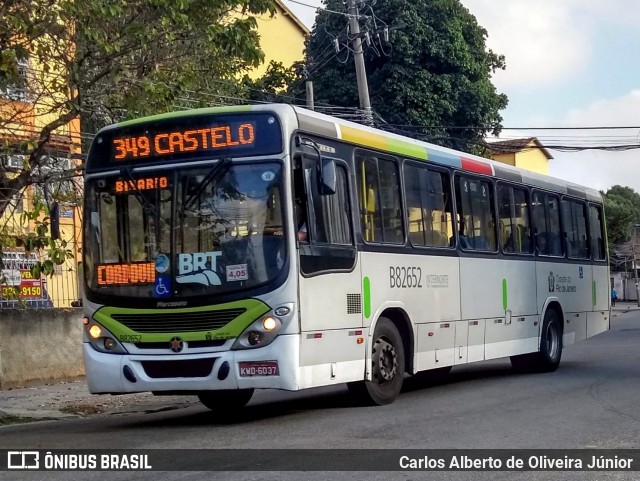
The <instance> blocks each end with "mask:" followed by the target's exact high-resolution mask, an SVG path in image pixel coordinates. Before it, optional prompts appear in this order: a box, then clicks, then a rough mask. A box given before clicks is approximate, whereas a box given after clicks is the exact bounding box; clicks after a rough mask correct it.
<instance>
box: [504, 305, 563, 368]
mask: <svg viewBox="0 0 640 481" xmlns="http://www.w3.org/2000/svg"><path fill="white" fill-rule="evenodd" d="M561 358H562V321H561V318H560V316H559V315H558V313H557V312H556V311H555V310H554V309H547V312H546V313H545V315H544V320H543V321H542V332H541V334H540V350H539V351H538V352H535V353H533V354H523V355H520V356H511V365H512V366H513V368H514V369H517V370H519V371H523V372H553V371H555V370H556V369H558V365H559V364H560V359H561Z"/></svg>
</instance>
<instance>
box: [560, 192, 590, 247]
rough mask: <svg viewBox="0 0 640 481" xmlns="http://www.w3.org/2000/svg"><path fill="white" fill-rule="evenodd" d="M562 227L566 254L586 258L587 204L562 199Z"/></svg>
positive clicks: (587, 245) (587, 241)
mask: <svg viewBox="0 0 640 481" xmlns="http://www.w3.org/2000/svg"><path fill="white" fill-rule="evenodd" d="M562 227H563V229H564V239H565V248H566V251H567V256H569V257H571V258H574V259H588V258H589V257H590V255H589V240H588V238H587V206H586V205H585V204H584V203H583V202H579V201H575V200H569V199H563V200H562Z"/></svg>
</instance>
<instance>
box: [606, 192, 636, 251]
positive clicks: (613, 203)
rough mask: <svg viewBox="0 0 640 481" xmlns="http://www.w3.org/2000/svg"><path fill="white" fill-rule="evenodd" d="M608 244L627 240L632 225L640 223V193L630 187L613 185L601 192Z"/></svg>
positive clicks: (629, 236)
mask: <svg viewBox="0 0 640 481" xmlns="http://www.w3.org/2000/svg"><path fill="white" fill-rule="evenodd" d="M602 195H603V198H604V211H605V217H606V219H607V237H608V240H609V245H610V246H613V245H619V244H624V243H625V242H628V241H629V239H630V238H631V233H632V232H633V226H634V225H635V224H638V223H640V194H638V193H637V192H636V191H635V190H633V189H632V188H631V187H623V186H621V185H614V186H613V187H611V188H610V189H609V190H608V191H606V192H603V193H602Z"/></svg>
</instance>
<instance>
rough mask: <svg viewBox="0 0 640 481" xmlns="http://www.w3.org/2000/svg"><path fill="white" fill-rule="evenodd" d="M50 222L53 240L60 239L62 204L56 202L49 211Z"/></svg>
mask: <svg viewBox="0 0 640 481" xmlns="http://www.w3.org/2000/svg"><path fill="white" fill-rule="evenodd" d="M49 221H50V222H51V238H52V239H53V240H58V239H60V204H58V203H57V202H54V203H53V205H52V206H51V209H50V210H49Z"/></svg>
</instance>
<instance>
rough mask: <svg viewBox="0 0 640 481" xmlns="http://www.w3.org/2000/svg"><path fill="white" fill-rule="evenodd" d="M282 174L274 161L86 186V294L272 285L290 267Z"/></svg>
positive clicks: (172, 294)
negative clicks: (271, 282)
mask: <svg viewBox="0 0 640 481" xmlns="http://www.w3.org/2000/svg"><path fill="white" fill-rule="evenodd" d="M147 172H149V171H147ZM281 172H282V168H281V165H280V164H279V163H276V162H262V163H251V164H247V163H242V164H239V163H232V162H231V161H230V160H223V161H219V162H217V163H216V164H215V166H214V167H211V166H209V167H206V168H202V167H199V168H192V169H180V170H173V171H157V172H154V173H153V174H147V175H145V177H140V176H138V175H132V174H131V173H130V172H129V171H126V170H123V174H124V175H122V176H119V177H118V176H111V177H104V178H92V179H90V180H88V181H87V185H86V188H87V193H86V196H87V205H86V208H87V210H86V214H85V215H87V216H88V219H87V222H86V223H85V226H86V231H85V239H86V247H85V265H86V269H85V275H86V277H87V287H88V288H89V290H90V291H92V292H93V294H94V295H95V294H98V295H108V296H119V297H122V296H124V297H135V298H149V297H151V298H156V299H161V298H174V299H185V298H193V297H198V296H211V295H215V294H220V293H228V292H231V291H235V290H240V289H246V288H252V287H256V286H258V285H261V284H264V283H266V282H268V281H270V280H272V279H274V278H275V277H276V276H277V275H278V273H279V272H280V270H281V269H282V267H283V266H284V263H285V260H286V249H285V236H284V231H283V212H282V203H281V199H282V183H281V182H282V178H281V177H282V176H281Z"/></svg>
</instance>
